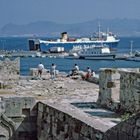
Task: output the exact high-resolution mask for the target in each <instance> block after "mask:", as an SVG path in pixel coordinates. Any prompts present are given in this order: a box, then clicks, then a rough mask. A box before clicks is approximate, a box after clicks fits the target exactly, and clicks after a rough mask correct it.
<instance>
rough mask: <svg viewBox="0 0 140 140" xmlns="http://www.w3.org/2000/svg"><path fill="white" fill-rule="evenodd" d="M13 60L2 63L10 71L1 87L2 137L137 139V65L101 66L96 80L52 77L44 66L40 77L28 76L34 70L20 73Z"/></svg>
mask: <svg viewBox="0 0 140 140" xmlns="http://www.w3.org/2000/svg"><path fill="white" fill-rule="evenodd" d="M15 61H16V62H14V61H10V60H8V61H6V63H4V62H1V63H0V65H1V69H0V76H1V77H2V75H3V73H5V74H6V73H8V74H9V73H10V74H11V75H9V77H8V76H7V77H6V78H4V79H1V83H2V82H4V83H8V82H9V81H10V84H11V86H10V87H9V86H5V85H2V84H1V88H0V130H1V131H0V140H139V139H140V69H139V68H137V69H112V68H110V69H101V70H100V74H99V85H97V84H93V83H89V82H87V81H81V80H72V79H70V78H66V77H61V76H59V77H58V78H57V79H56V81H51V80H49V78H47V77H48V73H47V72H46V74H45V72H44V73H43V76H45V78H44V80H32V78H33V76H36V74H34V72H33V73H32V76H31V77H28V78H27V79H26V77H24V78H23V77H22V78H21V76H20V75H19V70H20V61H19V60H18V61H17V60H15ZM4 67H6V68H4ZM33 71H34V70H33ZM8 74H7V75H8ZM11 81H13V82H11ZM38 88H40V89H38ZM11 91H12V92H11ZM7 92H8V93H7ZM36 92H40V93H41V94H38V95H36ZM21 93H22V94H21ZM42 93H44V94H42ZM127 113H130V114H131V116H128V117H127V116H125V114H127ZM121 115H124V116H125V117H126V118H125V119H124V120H122V119H121V118H122V116H121Z"/></svg>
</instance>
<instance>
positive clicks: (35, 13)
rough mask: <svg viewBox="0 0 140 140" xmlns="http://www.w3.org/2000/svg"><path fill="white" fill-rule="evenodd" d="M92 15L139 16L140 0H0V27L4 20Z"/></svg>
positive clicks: (80, 18) (77, 18) (82, 18)
mask: <svg viewBox="0 0 140 140" xmlns="http://www.w3.org/2000/svg"><path fill="white" fill-rule="evenodd" d="M95 18H104V19H105V18H107V19H110V18H130V19H131V18H133V19H140V0H0V27H1V26H3V25H5V24H7V23H16V24H26V23H29V22H34V21H39V20H48V21H55V22H59V23H76V22H83V21H88V20H93V19H95Z"/></svg>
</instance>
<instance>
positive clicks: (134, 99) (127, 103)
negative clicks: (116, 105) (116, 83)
mask: <svg viewBox="0 0 140 140" xmlns="http://www.w3.org/2000/svg"><path fill="white" fill-rule="evenodd" d="M120 74H121V77H120V104H121V108H122V109H124V110H125V111H130V112H135V113H136V112H139V111H140V72H138V71H136V72H132V71H120Z"/></svg>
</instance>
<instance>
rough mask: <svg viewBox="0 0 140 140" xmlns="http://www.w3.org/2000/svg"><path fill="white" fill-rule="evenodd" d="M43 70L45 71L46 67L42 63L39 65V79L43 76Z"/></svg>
mask: <svg viewBox="0 0 140 140" xmlns="http://www.w3.org/2000/svg"><path fill="white" fill-rule="evenodd" d="M43 69H44V65H43V64H42V63H41V62H40V64H38V76H39V77H41V76H42V72H43Z"/></svg>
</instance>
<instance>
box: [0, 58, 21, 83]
mask: <svg viewBox="0 0 140 140" xmlns="http://www.w3.org/2000/svg"><path fill="white" fill-rule="evenodd" d="M19 74H20V59H19V58H16V59H15V60H13V61H11V60H10V59H8V58H7V59H5V60H4V61H0V80H1V81H5V80H15V79H18V78H19Z"/></svg>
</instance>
